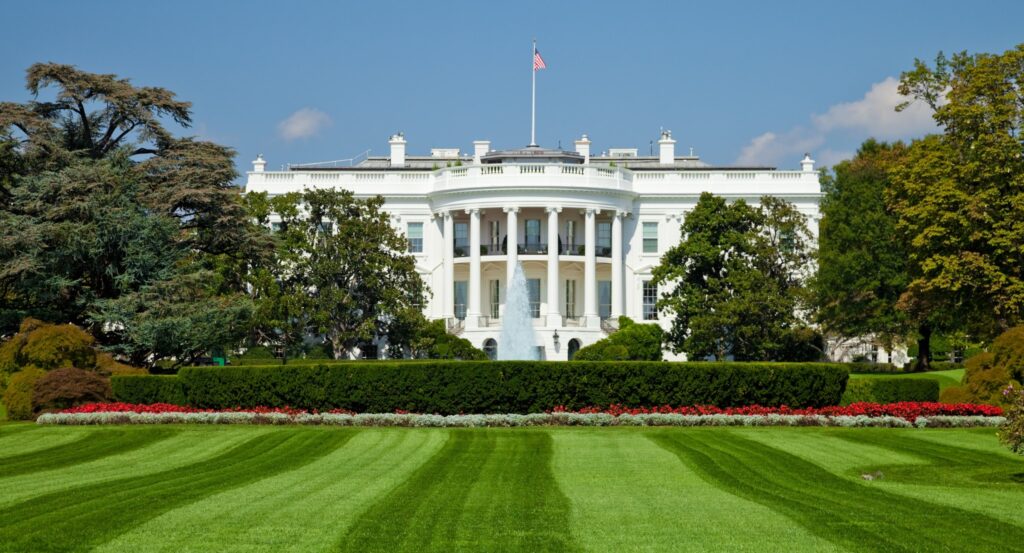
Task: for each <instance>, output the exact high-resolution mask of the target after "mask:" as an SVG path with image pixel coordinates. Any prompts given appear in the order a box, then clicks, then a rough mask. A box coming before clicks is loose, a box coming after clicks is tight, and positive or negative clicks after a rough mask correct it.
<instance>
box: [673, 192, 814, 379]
mask: <svg viewBox="0 0 1024 553" xmlns="http://www.w3.org/2000/svg"><path fill="white" fill-rule="evenodd" d="M681 232H682V235H683V236H684V239H683V241H682V242H681V243H680V244H678V245H677V246H675V247H673V248H671V249H670V250H668V252H666V253H665V255H664V256H663V257H662V259H661V264H660V265H659V266H658V267H656V268H655V269H654V271H653V276H654V282H655V284H657V285H658V286H663V287H665V288H669V289H671V291H669V292H664V293H663V294H662V296H661V299H659V301H658V309H659V310H660V311H662V312H666V313H670V314H674V315H675V317H674V318H673V321H672V326H671V328H670V329H669V331H668V333H667V335H666V337H665V343H666V344H667V345H668V346H669V347H670V348H671V349H672V351H674V352H676V353H678V352H683V351H685V352H686V353H687V354H688V355H689V356H690V357H691V358H695V359H701V358H705V357H714V358H715V359H719V360H722V359H725V358H727V357H728V356H732V357H733V358H735V359H737V360H781V359H783V358H784V356H786V355H787V349H786V347H785V344H784V342H785V340H786V338H785V334H786V333H787V332H788V331H790V330H791V329H795V328H800V327H804V326H806V325H805V323H804V322H803V321H801V320H800V319H799V317H798V316H797V314H798V313H799V312H800V307H801V306H805V305H806V304H807V301H806V300H807V297H806V296H807V290H806V287H805V280H806V278H807V275H806V272H807V270H808V269H807V268H808V267H810V266H811V265H812V264H811V259H812V258H811V244H812V237H811V235H810V232H809V231H808V229H807V225H806V218H805V217H804V216H803V215H802V214H801V213H800V212H799V211H797V209H796V208H795V207H794V206H793V205H792V204H789V203H787V202H785V201H782V200H779V199H777V198H773V197H767V196H766V197H764V198H761V206H760V207H757V208H755V207H751V206H749V205H748V204H747V203H746V202H744V201H743V200H737V201H735V202H733V203H728V202H726V200H725V199H723V198H719V197H716V196H713V195H711V194H710V193H703V194H701V197H700V200H699V201H698V202H697V205H696V206H695V207H694V209H693V210H692V211H690V212H689V213H688V214H687V215H686V220H685V221H684V222H683V226H682V229H681Z"/></svg>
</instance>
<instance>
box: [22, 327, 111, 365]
mask: <svg viewBox="0 0 1024 553" xmlns="http://www.w3.org/2000/svg"><path fill="white" fill-rule="evenodd" d="M95 342H96V341H95V340H94V339H93V337H92V335H91V334H89V333H88V332H86V331H84V330H82V329H81V328H78V327H77V326H75V325H71V324H66V325H50V324H42V325H40V326H37V327H35V328H33V329H32V330H31V331H29V332H28V335H27V336H26V337H25V341H24V345H23V346H22V347H21V351H20V352H18V361H19V365H21V366H27V365H31V366H34V367H39V368H40V369H45V370H51V369H58V368H62V367H90V368H91V367H95V366H96V350H95V349H94V346H95Z"/></svg>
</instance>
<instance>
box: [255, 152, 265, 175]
mask: <svg viewBox="0 0 1024 553" xmlns="http://www.w3.org/2000/svg"><path fill="white" fill-rule="evenodd" d="M266 167H267V160H265V159H263V154H259V155H257V156H256V159H254V160H253V161H252V172H253V173H262V172H263V170H264V169H266Z"/></svg>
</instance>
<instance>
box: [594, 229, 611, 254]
mask: <svg viewBox="0 0 1024 553" xmlns="http://www.w3.org/2000/svg"><path fill="white" fill-rule="evenodd" d="M611 254H612V224H611V223H598V224H597V255H599V256H601V257H608V256H610V255H611Z"/></svg>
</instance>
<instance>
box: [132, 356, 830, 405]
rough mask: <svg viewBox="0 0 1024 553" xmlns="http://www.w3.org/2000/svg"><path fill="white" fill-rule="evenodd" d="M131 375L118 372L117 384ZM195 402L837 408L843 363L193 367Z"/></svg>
mask: <svg viewBox="0 0 1024 553" xmlns="http://www.w3.org/2000/svg"><path fill="white" fill-rule="evenodd" d="M128 378H138V377H118V378H115V383H116V384H115V390H117V386H118V385H120V383H122V382H124V381H125V380H126V379H128ZM177 378H179V379H180V382H181V385H182V388H183V389H184V393H185V398H186V400H187V402H188V404H189V405H194V406H196V407H206V408H226V407H237V406H241V407H254V406H261V405H262V406H271V407H281V406H286V405H287V406H291V407H299V408H305V409H319V410H325V409H333V408H345V409H351V410H354V411H359V412H370V413H387V412H393V411H395V410H397V409H401V410H405V411H413V412H421V413H440V414H456V413H531V412H541V411H544V410H547V409H551V408H553V407H556V406H559V405H562V406H565V407H568V408H580V407H584V406H588V405H600V406H606V405H610V404H613V403H618V404H623V405H665V404H671V405H695V404H704V405H718V406H731V405H750V404H755V403H756V404H759V405H783V404H785V405H789V406H794V407H803V406H824V405H835V404H837V403H838V402H839V400H840V397H841V396H842V393H843V390H844V389H845V386H846V379H847V373H846V370H845V368H844V367H843V365H842V364H829V363H707V362H702V363H664V362H587V363H582V362H581V363H556V362H542V361H507V362H470V361H463V362H415V363H400V362H399V363H391V362H373V363H367V362H351V363H341V364H335V365H320V366H310V365H306V366H281V367H223V368H221V367H185V368H183V369H182V370H181V372H180V373H179V374H178V377H177Z"/></svg>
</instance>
